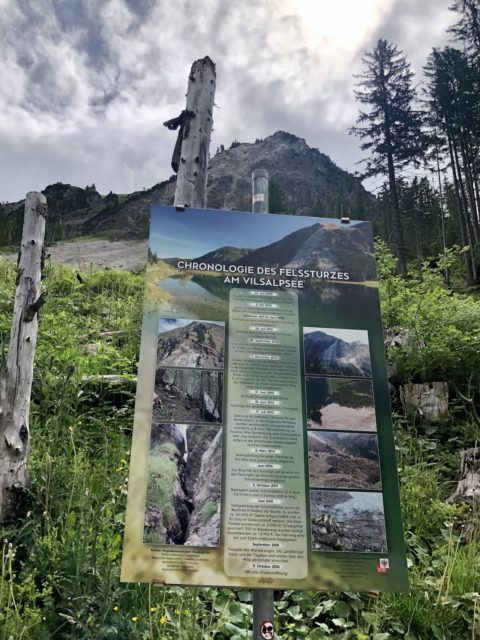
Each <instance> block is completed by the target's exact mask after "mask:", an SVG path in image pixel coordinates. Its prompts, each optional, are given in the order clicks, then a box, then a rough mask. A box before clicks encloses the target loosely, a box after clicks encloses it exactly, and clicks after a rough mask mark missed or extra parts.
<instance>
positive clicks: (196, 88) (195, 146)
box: [164, 56, 216, 208]
mask: <svg viewBox="0 0 480 640" xmlns="http://www.w3.org/2000/svg"><path fill="white" fill-rule="evenodd" d="M215 86H216V71H215V64H214V63H213V62H212V61H211V60H210V58H209V57H208V56H207V57H205V58H203V59H202V60H196V61H195V62H194V63H193V65H192V69H191V71H190V75H189V77H188V90H187V106H186V109H184V110H183V111H182V113H181V114H180V116H178V117H177V118H173V119H172V120H168V121H167V122H165V123H164V124H165V126H166V127H167V128H168V129H177V128H178V127H180V131H179V133H178V138H177V143H176V145H175V150H174V153H173V158H172V167H173V169H174V171H176V172H177V186H176V190H175V203H174V204H175V206H177V207H198V208H202V207H205V206H206V203H207V169H208V152H209V149H210V136H211V133H212V125H213V101H214V98H215Z"/></svg>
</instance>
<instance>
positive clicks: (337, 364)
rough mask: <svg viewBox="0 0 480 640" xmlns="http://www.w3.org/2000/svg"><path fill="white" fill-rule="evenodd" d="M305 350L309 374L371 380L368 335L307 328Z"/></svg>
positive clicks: (304, 335) (362, 332) (353, 330)
mask: <svg viewBox="0 0 480 640" xmlns="http://www.w3.org/2000/svg"><path fill="white" fill-rule="evenodd" d="M303 349H304V356H305V373H307V374H318V375H331V376H346V377H347V376H352V377H353V376H357V377H362V378H371V377H372V365H371V363H370V350H369V345H368V332H367V331H362V330H359V329H326V328H322V327H318V328H315V327H304V328H303Z"/></svg>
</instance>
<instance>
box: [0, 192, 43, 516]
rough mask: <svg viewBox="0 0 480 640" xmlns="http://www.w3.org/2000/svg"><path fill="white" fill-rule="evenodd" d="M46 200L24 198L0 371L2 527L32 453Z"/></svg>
mask: <svg viewBox="0 0 480 640" xmlns="http://www.w3.org/2000/svg"><path fill="white" fill-rule="evenodd" d="M46 217H47V200H46V198H45V196H44V195H42V194H41V193H38V192H36V191H31V192H30V193H27V197H26V199H25V217H24V221H23V234H22V246H21V250H20V255H19V260H18V274H17V288H16V292H15V302H14V307H13V318H12V328H11V331H10V345H9V350H8V355H7V360H6V364H5V367H4V368H3V370H2V371H1V372H0V522H9V521H11V520H13V519H16V518H17V517H21V515H22V510H23V509H22V507H23V505H24V504H25V502H26V500H25V498H26V494H27V487H28V471H27V462H28V454H29V450H30V432H29V423H28V419H29V409H30V394H31V390H32V381H33V360H34V357H35V349H36V346H37V332H38V311H39V309H40V307H41V306H42V304H43V303H44V301H45V300H44V296H43V294H42V293H41V291H40V282H41V277H42V267H43V257H44V248H43V242H44V237H45V220H46Z"/></svg>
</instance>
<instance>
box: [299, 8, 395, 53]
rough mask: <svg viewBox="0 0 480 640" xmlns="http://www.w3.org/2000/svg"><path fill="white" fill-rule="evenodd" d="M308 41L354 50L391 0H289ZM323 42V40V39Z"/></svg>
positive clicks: (371, 30)
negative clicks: (308, 37)
mask: <svg viewBox="0 0 480 640" xmlns="http://www.w3.org/2000/svg"><path fill="white" fill-rule="evenodd" d="M290 2H291V4H292V9H293V11H294V12H295V13H296V14H297V15H298V16H300V18H301V19H302V21H303V23H304V26H305V28H306V31H307V32H308V33H309V34H310V36H311V38H312V40H320V41H323V43H325V44H326V43H327V42H328V44H330V45H331V46H333V47H334V48H340V49H344V50H346V51H354V50H356V49H357V48H358V47H359V46H360V45H361V44H362V42H365V40H366V39H367V38H368V37H369V35H370V34H371V33H372V32H373V31H374V30H375V28H376V27H377V26H378V23H379V21H380V20H381V19H382V17H383V15H384V14H385V13H386V12H387V11H388V9H389V8H390V6H391V5H392V2H393V0H290ZM325 41H327V42H325Z"/></svg>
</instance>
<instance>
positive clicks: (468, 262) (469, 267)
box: [447, 134, 475, 285]
mask: <svg viewBox="0 0 480 640" xmlns="http://www.w3.org/2000/svg"><path fill="white" fill-rule="evenodd" d="M447 139H448V151H449V154H450V166H451V169H452V176H453V184H454V187H455V196H456V199H457V205H458V218H459V223H460V237H461V239H462V244H463V246H466V245H470V241H469V235H468V227H467V223H466V217H467V213H466V211H465V202H464V200H463V198H462V193H461V191H460V184H459V176H458V172H457V164H456V157H455V154H454V148H453V141H452V138H451V136H450V134H448V136H447ZM464 259H465V268H466V271H467V284H469V285H471V284H473V283H474V282H475V265H474V262H473V258H472V247H471V246H470V250H469V252H468V253H465V254H464Z"/></svg>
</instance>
